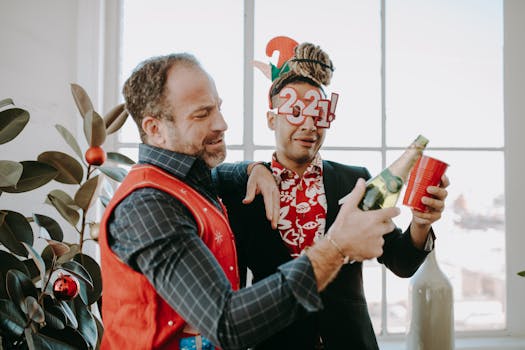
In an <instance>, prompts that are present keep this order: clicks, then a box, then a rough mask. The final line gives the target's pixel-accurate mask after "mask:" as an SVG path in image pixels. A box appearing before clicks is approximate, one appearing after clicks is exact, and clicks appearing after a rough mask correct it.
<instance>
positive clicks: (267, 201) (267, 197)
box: [263, 191, 275, 227]
mask: <svg viewBox="0 0 525 350" xmlns="http://www.w3.org/2000/svg"><path fill="white" fill-rule="evenodd" d="M274 198H275V197H274V196H273V193H266V191H265V192H264V193H263V199H264V209H265V211H266V219H268V221H270V222H271V223H272V227H273V224H274V223H273V212H274V210H275V203H274Z"/></svg>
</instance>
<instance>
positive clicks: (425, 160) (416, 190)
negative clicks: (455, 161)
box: [403, 156, 448, 212]
mask: <svg viewBox="0 0 525 350" xmlns="http://www.w3.org/2000/svg"><path fill="white" fill-rule="evenodd" d="M447 168H448V164H447V163H445V162H442V161H440V160H439V159H436V158H432V157H428V156H421V157H419V159H418V160H417V162H416V164H415V165H414V168H412V171H411V172H410V177H409V178H408V184H407V189H406V191H405V197H404V198H403V204H404V205H406V206H408V207H410V208H412V209H415V210H418V211H422V212H426V211H428V208H427V206H426V205H424V204H423V203H422V202H421V198H422V197H432V195H431V194H429V193H428V192H427V187H428V186H438V185H439V183H440V182H441V177H442V176H443V174H444V173H445V171H446V170H447Z"/></svg>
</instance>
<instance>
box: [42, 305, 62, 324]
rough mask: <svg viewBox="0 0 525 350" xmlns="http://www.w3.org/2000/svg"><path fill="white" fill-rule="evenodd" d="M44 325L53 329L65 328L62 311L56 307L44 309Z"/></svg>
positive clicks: (50, 306)
mask: <svg viewBox="0 0 525 350" xmlns="http://www.w3.org/2000/svg"><path fill="white" fill-rule="evenodd" d="M45 316H46V324H47V325H48V326H49V327H53V328H55V329H64V327H65V326H66V315H65V314H64V312H63V311H62V309H61V308H60V307H58V306H56V305H49V306H46V307H45Z"/></svg>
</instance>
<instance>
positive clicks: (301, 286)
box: [279, 255, 323, 312]
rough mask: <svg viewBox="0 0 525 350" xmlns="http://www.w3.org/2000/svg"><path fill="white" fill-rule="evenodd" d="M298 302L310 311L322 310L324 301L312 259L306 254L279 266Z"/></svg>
mask: <svg viewBox="0 0 525 350" xmlns="http://www.w3.org/2000/svg"><path fill="white" fill-rule="evenodd" d="M279 271H281V273H282V274H283V276H284V279H285V280H286V282H287V284H288V286H289V287H290V289H291V291H292V294H293V295H294V297H295V299H296V300H297V302H298V303H299V304H300V305H301V306H302V307H304V309H305V310H306V311H308V312H315V311H320V310H322V309H323V303H322V301H321V297H320V295H319V292H318V291H317V281H316V280H315V275H314V270H313V268H312V264H311V263H310V259H308V257H307V256H306V255H302V256H299V257H298V258H296V259H294V260H292V261H289V262H287V263H286V264H283V265H281V266H279Z"/></svg>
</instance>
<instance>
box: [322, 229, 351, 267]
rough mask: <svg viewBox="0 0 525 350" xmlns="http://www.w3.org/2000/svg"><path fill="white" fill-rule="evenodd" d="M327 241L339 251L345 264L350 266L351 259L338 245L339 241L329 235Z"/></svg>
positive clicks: (326, 237)
mask: <svg viewBox="0 0 525 350" xmlns="http://www.w3.org/2000/svg"><path fill="white" fill-rule="evenodd" d="M325 239H326V240H327V241H328V242H330V245H331V246H332V247H333V248H334V249H335V250H336V251H337V253H338V254H339V255H340V256H341V258H342V259H343V264H348V263H349V262H350V257H349V256H348V255H346V254H345V252H344V251H343V249H342V248H341V246H340V245H339V244H338V243H337V241H336V240H335V239H334V238H333V237H332V236H331V235H330V234H327V235H326V236H325Z"/></svg>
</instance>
